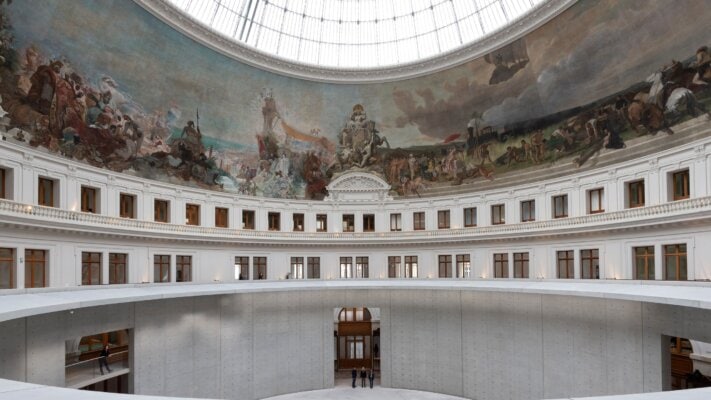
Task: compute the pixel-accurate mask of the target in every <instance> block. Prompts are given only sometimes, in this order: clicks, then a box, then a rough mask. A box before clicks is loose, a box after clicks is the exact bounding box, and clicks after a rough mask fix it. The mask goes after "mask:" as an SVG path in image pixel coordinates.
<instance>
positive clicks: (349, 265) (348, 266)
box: [341, 257, 353, 279]
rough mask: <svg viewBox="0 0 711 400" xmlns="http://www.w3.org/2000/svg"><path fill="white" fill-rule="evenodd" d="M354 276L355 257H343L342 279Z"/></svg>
mask: <svg viewBox="0 0 711 400" xmlns="http://www.w3.org/2000/svg"><path fill="white" fill-rule="evenodd" d="M352 277H353V258H351V257H341V279H346V278H352Z"/></svg>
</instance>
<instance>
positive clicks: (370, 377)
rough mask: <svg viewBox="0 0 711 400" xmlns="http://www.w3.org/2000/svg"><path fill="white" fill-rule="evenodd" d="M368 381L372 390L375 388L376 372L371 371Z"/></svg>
mask: <svg viewBox="0 0 711 400" xmlns="http://www.w3.org/2000/svg"><path fill="white" fill-rule="evenodd" d="M368 380H369V381H370V388H371V389H372V388H373V381H374V380H375V372H373V370H370V374H368Z"/></svg>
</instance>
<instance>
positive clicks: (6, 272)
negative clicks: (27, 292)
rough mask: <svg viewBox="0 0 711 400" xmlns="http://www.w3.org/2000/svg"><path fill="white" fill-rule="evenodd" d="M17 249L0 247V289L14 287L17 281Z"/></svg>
mask: <svg viewBox="0 0 711 400" xmlns="http://www.w3.org/2000/svg"><path fill="white" fill-rule="evenodd" d="M16 265H17V264H16V261H15V249H9V248H0V289H14V288H15V286H16V285H17V282H16V281H15V266H16Z"/></svg>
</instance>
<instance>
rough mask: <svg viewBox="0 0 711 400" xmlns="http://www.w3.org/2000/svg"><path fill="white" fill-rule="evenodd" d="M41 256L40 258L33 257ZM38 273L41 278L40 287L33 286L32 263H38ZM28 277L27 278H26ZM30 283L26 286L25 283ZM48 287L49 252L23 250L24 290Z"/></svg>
mask: <svg viewBox="0 0 711 400" xmlns="http://www.w3.org/2000/svg"><path fill="white" fill-rule="evenodd" d="M36 255H37V256H38V255H41V256H42V257H41V258H35V256H36ZM40 262H41V269H40V273H41V276H42V286H35V285H34V281H35V279H34V275H35V269H34V268H33V265H32V264H33V263H40ZM28 275H29V278H28ZM28 282H30V285H29V286H28V285H27V283H28ZM48 286H49V250H45V249H27V248H26V249H25V288H40V287H48Z"/></svg>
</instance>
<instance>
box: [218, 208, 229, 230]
mask: <svg viewBox="0 0 711 400" xmlns="http://www.w3.org/2000/svg"><path fill="white" fill-rule="evenodd" d="M229 226H230V209H229V208H222V207H215V227H217V228H229Z"/></svg>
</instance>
